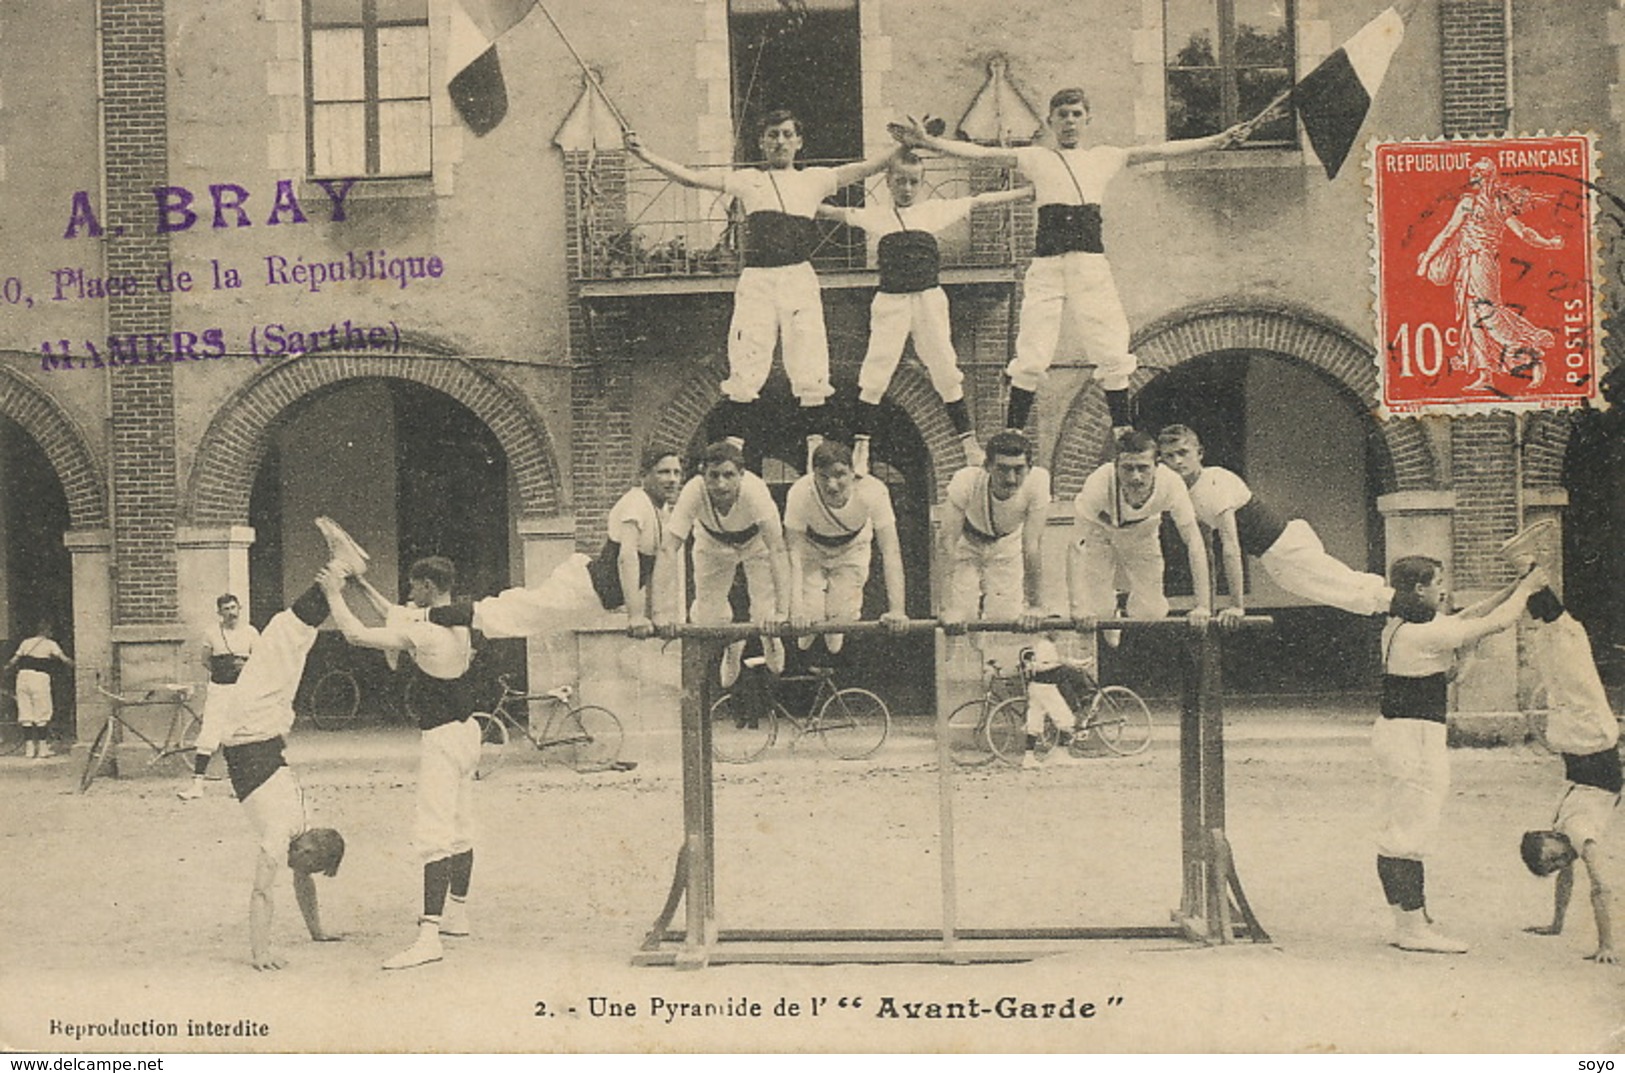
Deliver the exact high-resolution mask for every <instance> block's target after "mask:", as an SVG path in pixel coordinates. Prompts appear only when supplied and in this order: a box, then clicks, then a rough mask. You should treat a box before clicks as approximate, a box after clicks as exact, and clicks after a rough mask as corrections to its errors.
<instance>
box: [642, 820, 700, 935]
mask: <svg viewBox="0 0 1625 1073" xmlns="http://www.w3.org/2000/svg"><path fill="white" fill-rule="evenodd" d="M687 889H688V847H687V846H686V845H685V846H683V847H681V848H680V849H678V851H677V867H676V868H674V869H672V875H671V889H670V890H668V891H667V892H666V904H665V905H663V906H661V907H660V913H659V915H658V916H656V917H655V922H654V923H653V924H652V925H650V927H649V933H648V934H647V935H645V936H644V937H643V945H642V946H641V947H639V948H638V949H640V950H659V949H660V946H661V944H662V943H664V942H665V941H666V936H667V934H668V933H669V932H670V930H671V922H672V920H673V919H674V918H675V917H676V916H677V907H678V906H679V905H680V904H682V901H683V892H684V891H685V890H687Z"/></svg>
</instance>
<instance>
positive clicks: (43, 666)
mask: <svg viewBox="0 0 1625 1073" xmlns="http://www.w3.org/2000/svg"><path fill="white" fill-rule="evenodd" d="M55 663H56V660H54V659H50V658H48V657H45V656H18V657H17V669H18V670H19V671H39V672H40V673H41V674H50V673H51V672H52V671H53V670H55V669H56V668H55V666H54V664H55Z"/></svg>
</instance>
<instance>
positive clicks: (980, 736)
mask: <svg viewBox="0 0 1625 1073" xmlns="http://www.w3.org/2000/svg"><path fill="white" fill-rule="evenodd" d="M990 710H991V709H990V708H989V706H988V703H987V700H986V699H985V698H982V697H977V698H976V699H974V700H967V701H966V702H965V703H963V704H961V705H960V706H959V707H957V708H955V709H954V710H953V711H952V712H951V713H949V715H948V755H949V756H951V757H953V758H954V763H956V764H959V765H960V766H962V767H980V766H981V765H982V764H985V763H987V762H988V761H990V760H992V759H993V747H992V746H991V745H989V744H988V741H987V715H988V712H989V711H990Z"/></svg>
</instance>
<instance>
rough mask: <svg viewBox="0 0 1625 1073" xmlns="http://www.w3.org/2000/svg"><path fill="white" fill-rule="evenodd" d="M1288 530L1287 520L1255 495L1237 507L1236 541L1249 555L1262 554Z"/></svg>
mask: <svg viewBox="0 0 1625 1073" xmlns="http://www.w3.org/2000/svg"><path fill="white" fill-rule="evenodd" d="M1285 531H1286V522H1284V521H1282V520H1281V518H1280V516H1279V515H1277V514H1276V513H1275V512H1274V511H1273V510H1270V509H1269V508H1268V507H1266V506H1264V505H1263V504H1262V503H1260V502H1259V501H1258V497H1257V496H1254V497H1253V498H1252V499H1249V500H1248V501H1247V502H1245V503H1243V504H1242V505H1241V506H1239V507H1237V508H1236V541H1237V543H1239V544H1240V545H1241V550H1242V551H1244V552H1246V553H1247V554H1248V555H1262V554H1264V553H1265V552H1266V551H1269V550H1270V548H1272V547H1274V546H1275V542H1276V541H1277V540H1280V539H1281V534H1282V533H1283V532H1285Z"/></svg>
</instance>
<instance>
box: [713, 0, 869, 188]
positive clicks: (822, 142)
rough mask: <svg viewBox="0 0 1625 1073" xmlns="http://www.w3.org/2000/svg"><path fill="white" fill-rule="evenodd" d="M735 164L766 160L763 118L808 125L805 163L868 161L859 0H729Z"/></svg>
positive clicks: (803, 149) (804, 133) (805, 127)
mask: <svg viewBox="0 0 1625 1073" xmlns="http://www.w3.org/2000/svg"><path fill="white" fill-rule="evenodd" d="M728 39H729V45H730V48H729V51H730V52H731V54H732V56H733V98H734V122H735V124H736V126H737V130H738V137H737V138H736V139H735V149H734V152H735V160H737V161H738V162H739V163H742V164H744V163H752V162H755V161H759V160H761V159H762V155H761V147H760V145H759V144H758V140H759V136H760V135H761V131H762V118H763V117H764V116H765V115H767V113H769V112H772V111H776V110H778V109H781V108H788V109H789V110H790V111H792V112H794V113H795V114H796V117H797V118H798V119H800V120H801V128H802V138H803V144H802V147H801V158H802V159H804V160H856V159H858V158H860V157H862V156H863V82H862V67H863V62H862V61H863V37H862V33H861V31H860V29H859V26H858V0H728Z"/></svg>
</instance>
